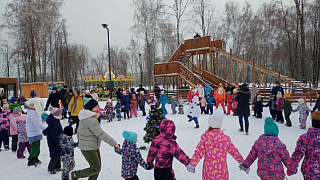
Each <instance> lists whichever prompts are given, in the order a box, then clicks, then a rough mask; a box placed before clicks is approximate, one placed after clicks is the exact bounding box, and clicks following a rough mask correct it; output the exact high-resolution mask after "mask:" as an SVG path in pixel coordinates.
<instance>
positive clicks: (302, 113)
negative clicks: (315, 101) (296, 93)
mask: <svg viewBox="0 0 320 180" xmlns="http://www.w3.org/2000/svg"><path fill="white" fill-rule="evenodd" d="M296 111H299V119H307V117H308V116H309V112H310V111H311V110H310V109H309V108H308V105H307V103H302V104H299V106H298V107H297V108H296V109H295V110H293V112H296Z"/></svg>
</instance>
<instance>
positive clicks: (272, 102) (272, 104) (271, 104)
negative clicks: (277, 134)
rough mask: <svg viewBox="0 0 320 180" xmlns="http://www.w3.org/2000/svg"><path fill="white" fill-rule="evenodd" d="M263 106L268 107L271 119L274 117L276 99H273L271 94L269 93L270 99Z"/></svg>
mask: <svg viewBox="0 0 320 180" xmlns="http://www.w3.org/2000/svg"><path fill="white" fill-rule="evenodd" d="M264 107H269V111H270V115H271V117H272V119H273V120H275V119H276V100H275V99H274V97H273V95H272V94H271V95H270V99H269V102H268V104H267V105H265V106H264Z"/></svg>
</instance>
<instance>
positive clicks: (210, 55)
mask: <svg viewBox="0 0 320 180" xmlns="http://www.w3.org/2000/svg"><path fill="white" fill-rule="evenodd" d="M209 59H210V60H209V61H210V68H209V69H210V73H212V66H213V63H212V54H211V48H210V49H209Z"/></svg>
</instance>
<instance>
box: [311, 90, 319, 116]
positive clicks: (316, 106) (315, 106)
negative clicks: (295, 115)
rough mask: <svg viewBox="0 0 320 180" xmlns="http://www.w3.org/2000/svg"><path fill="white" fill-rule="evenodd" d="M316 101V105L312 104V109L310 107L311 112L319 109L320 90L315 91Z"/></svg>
mask: <svg viewBox="0 0 320 180" xmlns="http://www.w3.org/2000/svg"><path fill="white" fill-rule="evenodd" d="M317 98H318V100H317V102H316V105H314V107H313V109H312V112H314V111H320V91H319V92H317Z"/></svg>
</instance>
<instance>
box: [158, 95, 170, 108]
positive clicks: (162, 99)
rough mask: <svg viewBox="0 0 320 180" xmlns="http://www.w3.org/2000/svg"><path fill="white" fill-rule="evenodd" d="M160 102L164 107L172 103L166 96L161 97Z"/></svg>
mask: <svg viewBox="0 0 320 180" xmlns="http://www.w3.org/2000/svg"><path fill="white" fill-rule="evenodd" d="M159 102H160V103H161V105H162V106H164V105H166V103H170V102H169V100H168V98H167V96H166V95H161V96H160V98H159Z"/></svg>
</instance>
